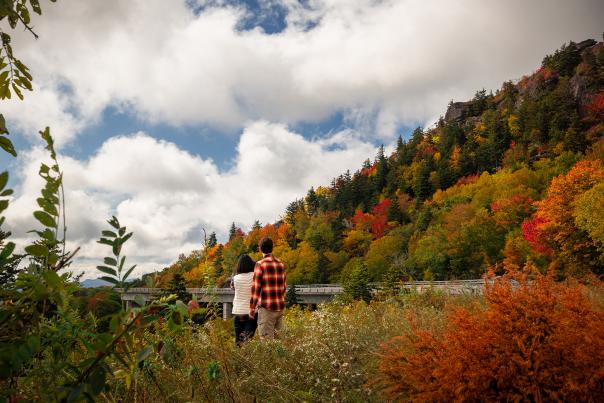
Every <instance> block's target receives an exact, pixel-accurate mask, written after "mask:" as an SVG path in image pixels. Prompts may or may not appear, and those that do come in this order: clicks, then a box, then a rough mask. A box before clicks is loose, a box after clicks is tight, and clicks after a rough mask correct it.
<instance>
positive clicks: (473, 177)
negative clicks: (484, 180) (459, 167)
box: [455, 174, 480, 186]
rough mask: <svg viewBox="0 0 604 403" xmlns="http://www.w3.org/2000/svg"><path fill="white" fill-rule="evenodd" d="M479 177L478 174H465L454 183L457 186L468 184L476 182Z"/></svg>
mask: <svg viewBox="0 0 604 403" xmlns="http://www.w3.org/2000/svg"><path fill="white" fill-rule="evenodd" d="M479 178H480V175H479V174H472V175H466V176H464V177H461V178H459V179H458V180H457V183H456V184H455V185H457V186H461V185H469V184H471V183H474V182H476V181H477V180H478V179H479Z"/></svg>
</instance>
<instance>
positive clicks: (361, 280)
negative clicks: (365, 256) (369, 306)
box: [343, 260, 371, 302]
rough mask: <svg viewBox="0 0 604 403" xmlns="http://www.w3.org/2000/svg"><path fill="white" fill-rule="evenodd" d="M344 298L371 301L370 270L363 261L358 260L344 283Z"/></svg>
mask: <svg viewBox="0 0 604 403" xmlns="http://www.w3.org/2000/svg"><path fill="white" fill-rule="evenodd" d="M343 288H344V292H343V294H344V298H345V299H346V300H353V301H356V300H363V301H365V302H369V301H371V289H370V287H369V271H368V270H367V266H365V264H364V263H363V262H362V261H360V260H359V261H358V262H357V264H356V265H355V267H354V269H353V270H352V272H351V273H350V275H349V276H348V278H347V279H346V281H345V282H344V284H343Z"/></svg>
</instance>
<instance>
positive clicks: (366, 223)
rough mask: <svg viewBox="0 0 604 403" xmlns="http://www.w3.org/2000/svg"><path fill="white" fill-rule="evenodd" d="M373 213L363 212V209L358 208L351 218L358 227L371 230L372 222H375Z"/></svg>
mask: <svg viewBox="0 0 604 403" xmlns="http://www.w3.org/2000/svg"><path fill="white" fill-rule="evenodd" d="M373 219H374V217H373V215H371V214H369V213H363V211H361V209H356V211H355V212H354V215H353V216H352V218H351V220H352V223H353V224H354V226H355V227H356V228H357V229H363V230H365V231H369V230H370V229H371V223H372V222H373Z"/></svg>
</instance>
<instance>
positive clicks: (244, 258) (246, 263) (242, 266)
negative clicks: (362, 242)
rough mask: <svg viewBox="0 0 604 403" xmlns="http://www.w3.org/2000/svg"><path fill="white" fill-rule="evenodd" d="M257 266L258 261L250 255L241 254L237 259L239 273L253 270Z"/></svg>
mask: <svg viewBox="0 0 604 403" xmlns="http://www.w3.org/2000/svg"><path fill="white" fill-rule="evenodd" d="M255 266H256V262H254V259H252V258H251V257H250V255H245V254H244V255H241V256H239V260H238V261H237V274H241V273H250V272H253V271H254V267H255Z"/></svg>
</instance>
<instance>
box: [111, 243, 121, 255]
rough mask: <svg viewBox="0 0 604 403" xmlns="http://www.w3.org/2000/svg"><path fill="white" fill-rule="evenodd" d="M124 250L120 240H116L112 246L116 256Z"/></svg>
mask: <svg viewBox="0 0 604 403" xmlns="http://www.w3.org/2000/svg"><path fill="white" fill-rule="evenodd" d="M121 250H122V245H120V243H119V242H115V243H114V244H113V246H112V248H111V251H112V252H113V254H114V255H115V256H118V255H119V254H120V252H121Z"/></svg>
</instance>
